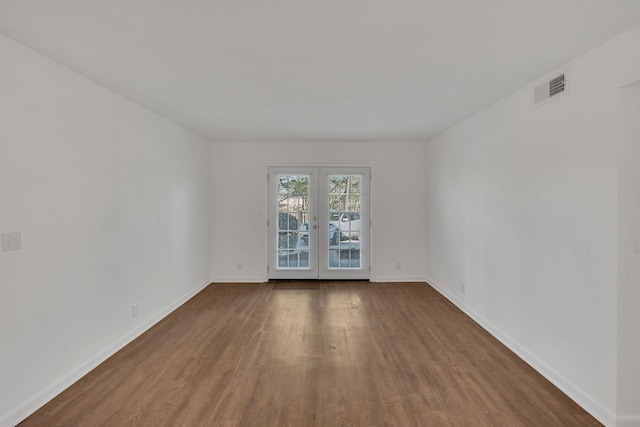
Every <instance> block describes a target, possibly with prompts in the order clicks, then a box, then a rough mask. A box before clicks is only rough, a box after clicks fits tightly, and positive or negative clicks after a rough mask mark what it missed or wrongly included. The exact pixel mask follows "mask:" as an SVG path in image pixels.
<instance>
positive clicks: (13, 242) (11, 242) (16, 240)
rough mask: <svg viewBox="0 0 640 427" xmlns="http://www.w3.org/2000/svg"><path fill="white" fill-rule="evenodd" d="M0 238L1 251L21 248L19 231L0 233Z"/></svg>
mask: <svg viewBox="0 0 640 427" xmlns="http://www.w3.org/2000/svg"><path fill="white" fill-rule="evenodd" d="M0 240H2V252H7V251H15V250H18V249H22V232H20V231H16V232H14V233H2V235H1V236H0Z"/></svg>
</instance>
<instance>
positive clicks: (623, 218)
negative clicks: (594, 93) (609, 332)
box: [618, 81, 640, 426]
mask: <svg viewBox="0 0 640 427" xmlns="http://www.w3.org/2000/svg"><path fill="white" fill-rule="evenodd" d="M619 96H620V98H619V105H618V106H619V109H618V111H619V113H620V138H619V141H620V150H619V172H618V178H619V184H618V236H619V239H618V324H619V328H618V396H619V398H618V414H620V417H621V418H622V419H623V420H624V421H629V424H628V425H629V426H631V425H633V424H631V423H632V421H634V418H633V416H634V415H635V416H636V418H635V422H636V424H635V425H640V417H637V416H638V414H640V327H639V326H640V81H639V82H636V84H635V85H634V86H632V87H631V88H625V89H620V91H619Z"/></svg>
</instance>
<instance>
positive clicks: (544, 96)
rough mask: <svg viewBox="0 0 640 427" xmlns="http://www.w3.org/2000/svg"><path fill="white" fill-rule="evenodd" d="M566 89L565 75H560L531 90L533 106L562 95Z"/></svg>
mask: <svg viewBox="0 0 640 427" xmlns="http://www.w3.org/2000/svg"><path fill="white" fill-rule="evenodd" d="M566 88H567V79H566V75H565V73H562V74H560V75H559V76H557V77H554V78H552V79H551V80H549V81H546V82H544V83H542V84H541V85H538V86H536V87H535V88H534V89H533V104H534V105H538V104H540V103H542V102H545V101H548V100H549V99H550V98H552V97H554V96H557V95H560V94H561V93H564V92H565V90H566Z"/></svg>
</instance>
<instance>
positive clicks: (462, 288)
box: [460, 283, 467, 294]
mask: <svg viewBox="0 0 640 427" xmlns="http://www.w3.org/2000/svg"><path fill="white" fill-rule="evenodd" d="M466 290H467V287H466V286H465V284H464V283H460V293H463V294H464V293H465V291H466Z"/></svg>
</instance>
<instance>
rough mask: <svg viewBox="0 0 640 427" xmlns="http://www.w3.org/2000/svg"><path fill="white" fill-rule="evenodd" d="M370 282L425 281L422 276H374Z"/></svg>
mask: <svg viewBox="0 0 640 427" xmlns="http://www.w3.org/2000/svg"><path fill="white" fill-rule="evenodd" d="M371 281H372V282H426V281H427V279H426V277H424V276H375V277H372V278H371Z"/></svg>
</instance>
